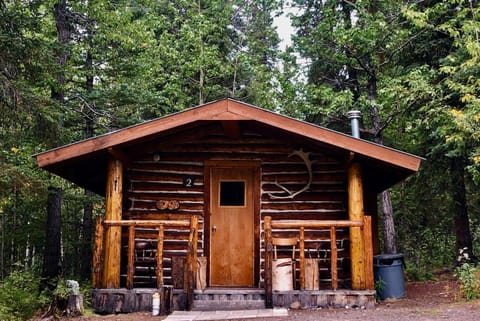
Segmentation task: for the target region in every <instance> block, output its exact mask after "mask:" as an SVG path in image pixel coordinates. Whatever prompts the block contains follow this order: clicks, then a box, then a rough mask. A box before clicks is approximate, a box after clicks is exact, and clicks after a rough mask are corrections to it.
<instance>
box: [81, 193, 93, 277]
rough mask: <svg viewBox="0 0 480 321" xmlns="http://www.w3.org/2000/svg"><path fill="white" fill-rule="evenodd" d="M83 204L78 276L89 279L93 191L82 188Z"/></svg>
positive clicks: (90, 272)
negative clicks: (83, 194)
mask: <svg viewBox="0 0 480 321" xmlns="http://www.w3.org/2000/svg"><path fill="white" fill-rule="evenodd" d="M84 193H85V197H86V200H85V204H84V206H83V220H82V248H81V250H80V256H81V258H80V264H81V267H80V278H81V279H82V280H89V279H90V277H91V274H92V257H93V256H92V255H93V253H92V234H93V232H92V231H93V203H92V201H91V200H90V198H91V197H92V196H93V192H91V191H89V190H84Z"/></svg>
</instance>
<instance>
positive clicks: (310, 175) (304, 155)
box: [267, 149, 313, 199]
mask: <svg viewBox="0 0 480 321" xmlns="http://www.w3.org/2000/svg"><path fill="white" fill-rule="evenodd" d="M294 155H297V156H298V157H300V158H301V159H302V160H303V161H304V162H305V165H306V166H307V170H308V182H307V184H306V185H305V186H304V187H303V188H302V189H300V190H298V191H296V192H292V191H289V190H288V188H286V187H285V186H283V185H281V184H280V183H279V182H278V179H277V178H275V183H274V184H275V186H277V187H278V188H280V189H281V190H282V192H271V193H268V194H267V195H268V196H269V197H270V198H275V199H282V198H283V199H289V198H294V197H295V196H297V195H298V194H300V193H303V192H305V191H306V190H308V189H309V188H310V185H311V184H312V180H313V173H312V162H311V161H310V153H306V152H304V151H303V149H300V150H294V151H293V152H292V153H291V154H290V155H288V157H291V156H294ZM279 193H282V194H284V193H287V195H275V194H279Z"/></svg>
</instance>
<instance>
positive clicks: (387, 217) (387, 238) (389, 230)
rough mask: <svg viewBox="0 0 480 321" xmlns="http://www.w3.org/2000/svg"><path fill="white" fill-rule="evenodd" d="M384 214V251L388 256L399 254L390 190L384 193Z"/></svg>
mask: <svg viewBox="0 0 480 321" xmlns="http://www.w3.org/2000/svg"><path fill="white" fill-rule="evenodd" d="M382 212H383V239H384V242H383V251H384V252H385V253H387V254H392V253H397V242H396V241H395V222H394V220H393V207H392V200H391V196H390V190H388V189H387V190H385V191H383V192H382Z"/></svg>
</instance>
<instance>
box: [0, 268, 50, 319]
mask: <svg viewBox="0 0 480 321" xmlns="http://www.w3.org/2000/svg"><path fill="white" fill-rule="evenodd" d="M39 284H40V279H39V278H38V277H35V276H34V274H33V273H32V272H26V271H22V272H21V271H14V272H12V273H11V274H10V275H9V276H8V277H7V278H6V279H4V280H2V281H0V319H1V320H5V321H22V320H28V319H30V318H32V317H33V316H34V314H35V312H37V311H38V310H39V309H41V308H44V307H45V306H46V305H47V304H48V303H49V299H48V297H46V296H45V295H43V294H40V293H38V287H39Z"/></svg>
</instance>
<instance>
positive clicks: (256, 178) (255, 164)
mask: <svg viewBox="0 0 480 321" xmlns="http://www.w3.org/2000/svg"><path fill="white" fill-rule="evenodd" d="M213 168H251V169H252V170H253V187H252V188H253V191H252V192H253V237H254V240H253V247H254V248H253V255H254V258H253V284H254V287H258V286H259V285H260V201H261V199H260V198H261V193H260V168H261V162H260V161H242V160H239V161H237V160H235V161H234V160H206V161H205V162H204V175H203V183H204V184H203V187H204V199H203V207H204V218H203V219H204V228H203V231H204V243H203V246H204V255H206V256H210V255H211V254H210V233H211V226H210V215H211V209H210V192H211V186H210V184H211V170H212V169H213ZM211 259H212V258H209V259H208V260H207V261H208V262H209V261H210V260H211ZM207 285H208V286H210V264H207Z"/></svg>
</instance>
